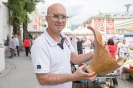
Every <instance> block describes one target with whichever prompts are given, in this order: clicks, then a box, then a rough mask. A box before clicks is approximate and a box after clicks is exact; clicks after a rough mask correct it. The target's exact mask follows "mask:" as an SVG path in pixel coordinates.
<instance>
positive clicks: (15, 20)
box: [7, 0, 27, 25]
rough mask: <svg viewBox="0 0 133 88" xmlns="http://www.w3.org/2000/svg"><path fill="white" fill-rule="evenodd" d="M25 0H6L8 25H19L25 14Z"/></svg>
mask: <svg viewBox="0 0 133 88" xmlns="http://www.w3.org/2000/svg"><path fill="white" fill-rule="evenodd" d="M26 1H27V0H8V2H7V6H8V7H9V10H10V16H9V17H10V18H9V19H10V22H9V23H10V24H11V25H21V24H22V23H23V22H24V20H25V16H26V14H27V11H26V10H25V9H24V7H25V3H26Z"/></svg>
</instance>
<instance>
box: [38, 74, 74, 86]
mask: <svg viewBox="0 0 133 88" xmlns="http://www.w3.org/2000/svg"><path fill="white" fill-rule="evenodd" d="M36 75H37V78H38V81H39V83H40V84H41V85H55V84H61V83H65V82H69V81H74V77H73V76H72V75H73V74H52V73H47V74H36Z"/></svg>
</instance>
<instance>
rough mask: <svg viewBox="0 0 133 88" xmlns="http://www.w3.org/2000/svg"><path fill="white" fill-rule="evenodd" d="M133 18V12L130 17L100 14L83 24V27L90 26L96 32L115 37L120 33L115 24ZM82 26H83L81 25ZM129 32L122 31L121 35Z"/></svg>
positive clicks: (119, 14)
mask: <svg viewBox="0 0 133 88" xmlns="http://www.w3.org/2000/svg"><path fill="white" fill-rule="evenodd" d="M131 18H133V12H129V14H128V17H127V14H126V13H124V12H123V13H99V14H98V15H95V16H93V17H91V18H89V19H88V20H86V21H85V22H83V24H82V25H83V26H84V27H86V26H90V27H93V28H94V29H96V30H99V31H101V32H104V33H105V34H110V35H114V34H116V33H118V32H116V31H117V30H115V24H117V23H120V22H124V21H125V20H128V19H131ZM80 26H81V25H80ZM127 32H131V31H130V30H126V31H125V30H122V31H121V32H120V33H121V34H124V33H127Z"/></svg>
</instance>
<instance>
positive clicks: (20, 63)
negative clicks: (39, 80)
mask: <svg viewBox="0 0 133 88" xmlns="http://www.w3.org/2000/svg"><path fill="white" fill-rule="evenodd" d="M5 61H6V68H5V70H4V71H3V72H1V73H0V88H35V85H36V77H35V73H34V71H33V66H32V62H31V58H30V55H29V57H27V56H26V55H25V52H20V56H19V57H18V56H16V57H14V58H13V59H10V58H5Z"/></svg>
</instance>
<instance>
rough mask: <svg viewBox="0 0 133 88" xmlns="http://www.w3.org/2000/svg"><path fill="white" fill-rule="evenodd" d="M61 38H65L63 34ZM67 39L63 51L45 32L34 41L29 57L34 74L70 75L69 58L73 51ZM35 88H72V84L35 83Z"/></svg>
mask: <svg viewBox="0 0 133 88" xmlns="http://www.w3.org/2000/svg"><path fill="white" fill-rule="evenodd" d="M61 36H62V37H66V36H65V35H63V34H61ZM67 39H68V42H65V41H64V43H63V47H64V49H61V48H60V47H59V46H58V45H57V43H56V42H54V40H53V39H52V38H51V37H50V36H49V34H48V33H47V32H46V31H45V32H44V33H43V34H42V35H41V36H39V37H38V38H37V39H36V40H35V41H34V44H33V45H32V47H31V57H32V62H33V66H34V71H35V73H48V72H51V73H55V74H71V66H70V57H71V53H72V52H74V51H75V50H74V48H73V46H72V45H71V42H70V40H69V38H68V37H67ZM69 47H70V48H69ZM36 88H72V82H67V83H63V84H58V85H44V86H41V85H40V84H39V83H38V82H37V86H36Z"/></svg>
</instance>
